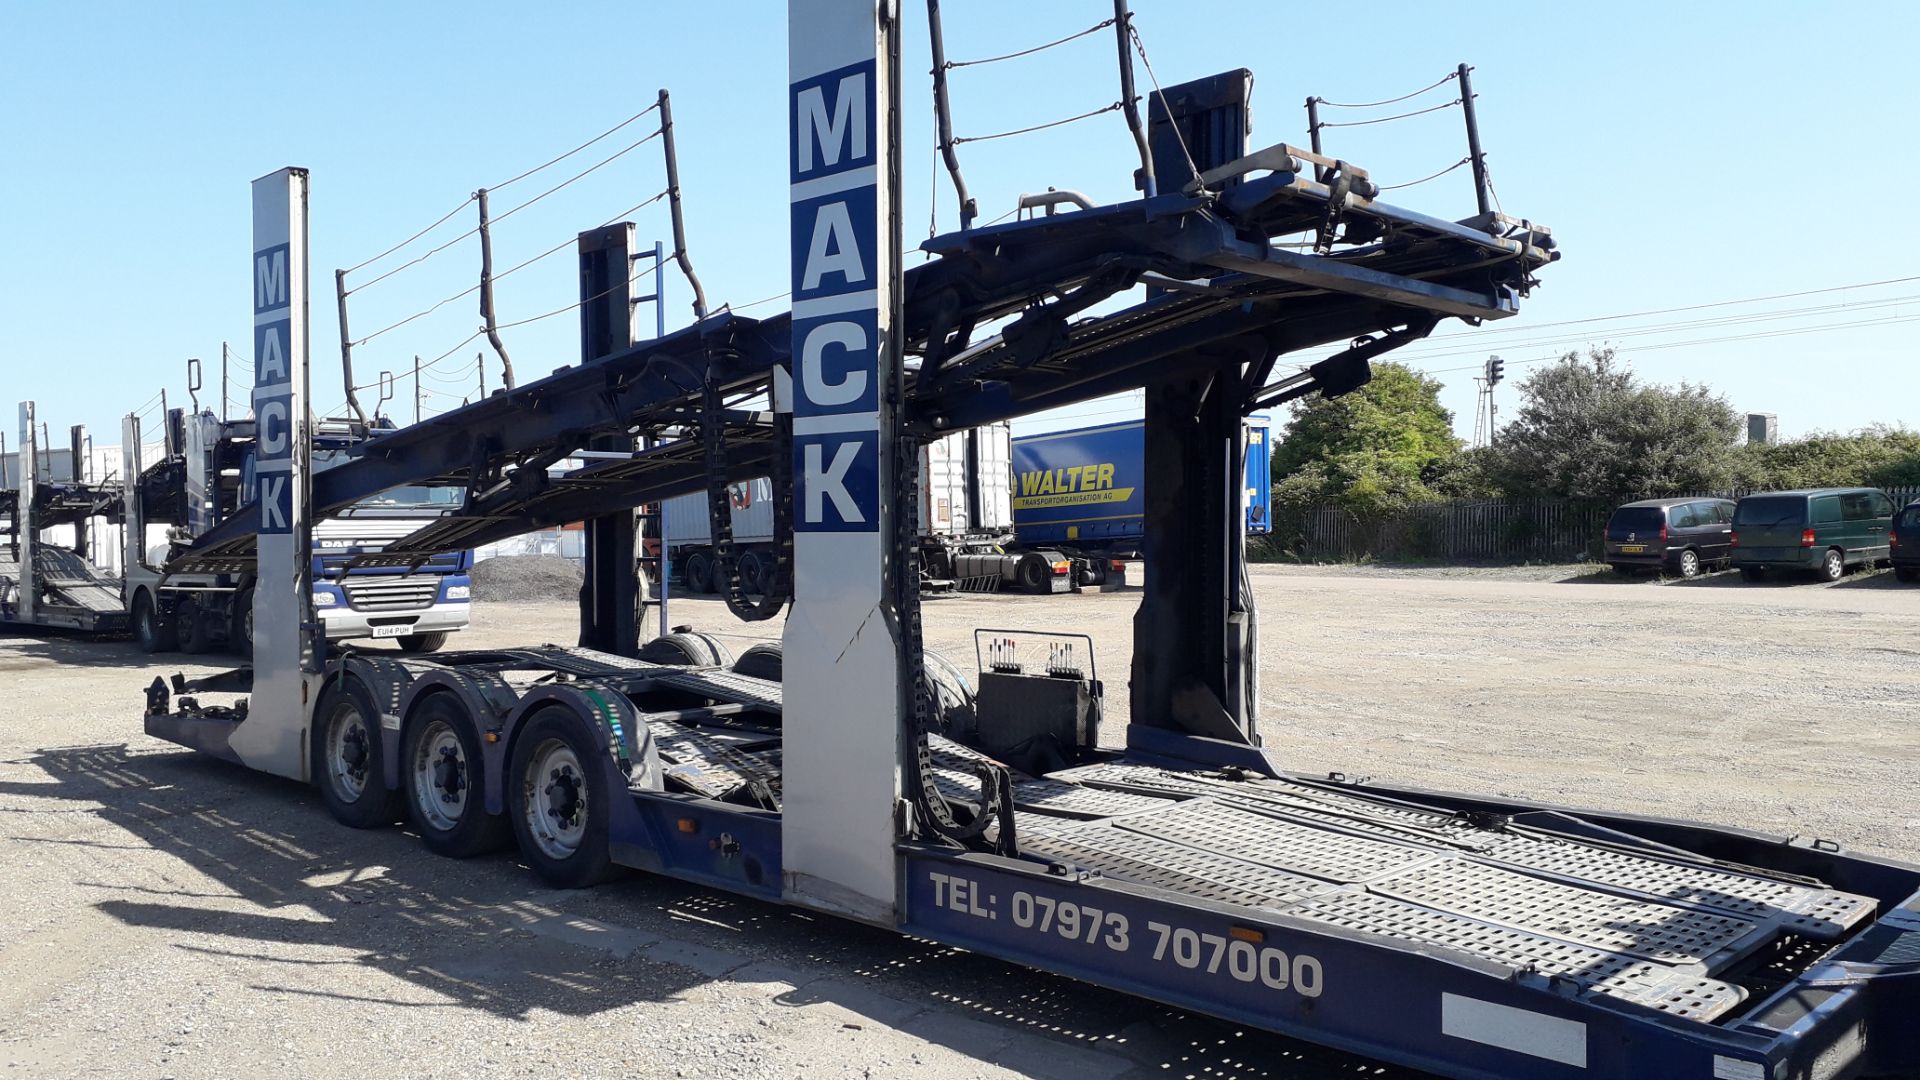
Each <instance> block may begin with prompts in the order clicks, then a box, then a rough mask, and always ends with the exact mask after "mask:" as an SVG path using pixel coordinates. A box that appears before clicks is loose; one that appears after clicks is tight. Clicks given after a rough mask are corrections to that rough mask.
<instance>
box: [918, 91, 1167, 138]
mask: <svg viewBox="0 0 1920 1080" xmlns="http://www.w3.org/2000/svg"><path fill="white" fill-rule="evenodd" d="M1136 100H1138V99H1136ZM1124 108H1126V104H1125V103H1124V102H1119V101H1116V102H1114V103H1113V104H1111V105H1102V106H1101V107H1100V108H1098V109H1092V110H1089V111H1087V112H1083V113H1081V114H1080V115H1078V116H1069V117H1067V118H1066V119H1065V120H1052V121H1048V122H1047V123H1044V124H1035V125H1033V126H1032V127H1023V128H1015V129H1014V130H1012V131H999V132H995V133H994V134H992V135H967V136H959V135H956V136H954V139H953V145H955V146H959V145H961V144H963V143H976V142H989V141H991V140H993V139H1005V138H1008V137H1010V136H1014V135H1029V134H1032V133H1033V132H1036V131H1045V130H1047V129H1048V128H1057V127H1064V126H1066V125H1067V124H1074V123H1078V122H1080V121H1082V120H1089V119H1092V118H1093V117H1096V116H1099V115H1100V114H1101V113H1110V112H1117V111H1119V110H1121V109H1124Z"/></svg>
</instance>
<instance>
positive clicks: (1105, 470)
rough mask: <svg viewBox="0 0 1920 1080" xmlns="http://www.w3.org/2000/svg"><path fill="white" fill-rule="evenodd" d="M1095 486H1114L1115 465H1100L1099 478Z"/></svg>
mask: <svg viewBox="0 0 1920 1080" xmlns="http://www.w3.org/2000/svg"><path fill="white" fill-rule="evenodd" d="M1093 486H1094V487H1099V488H1110V487H1112V486H1113V466H1112V465H1111V464H1102V465H1101V466H1100V476H1099V479H1098V480H1096V481H1094V485H1093Z"/></svg>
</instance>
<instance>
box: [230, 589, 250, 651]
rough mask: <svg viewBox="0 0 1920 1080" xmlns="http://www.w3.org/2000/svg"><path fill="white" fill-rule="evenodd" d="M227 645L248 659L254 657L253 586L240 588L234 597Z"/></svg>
mask: <svg viewBox="0 0 1920 1080" xmlns="http://www.w3.org/2000/svg"><path fill="white" fill-rule="evenodd" d="M227 622H228V625H227V646H228V647H229V648H231V649H232V650H233V651H234V652H235V653H237V654H238V655H240V656H242V657H245V658H246V659H249V660H251V659H253V586H251V585H249V586H247V587H246V588H244V589H242V590H240V593H239V595H237V596H235V597H234V598H233V612H232V614H231V616H230V617H229V618H228V621H227Z"/></svg>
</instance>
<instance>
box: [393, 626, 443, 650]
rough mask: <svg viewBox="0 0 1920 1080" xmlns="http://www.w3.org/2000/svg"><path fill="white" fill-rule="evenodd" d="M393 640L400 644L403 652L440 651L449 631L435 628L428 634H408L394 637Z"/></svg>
mask: <svg viewBox="0 0 1920 1080" xmlns="http://www.w3.org/2000/svg"><path fill="white" fill-rule="evenodd" d="M393 640H394V642H395V643H396V644H398V645H399V646H400V651H401V652H410V653H430V652H438V651H440V646H442V645H445V644H446V643H447V632H446V631H445V630H435V631H433V632H432V633H428V634H407V635H404V636H402V637H397V638H394V639H393Z"/></svg>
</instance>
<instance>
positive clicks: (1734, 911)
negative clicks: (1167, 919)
mask: <svg viewBox="0 0 1920 1080" xmlns="http://www.w3.org/2000/svg"><path fill="white" fill-rule="evenodd" d="M1054 775H1055V776H1064V777H1069V778H1071V779H1074V780H1077V781H1080V782H1083V783H1088V784H1118V785H1123V786H1125V787H1127V788H1128V789H1129V790H1161V791H1167V792H1169V793H1172V792H1181V793H1186V794H1190V795H1213V796H1214V797H1215V798H1217V799H1218V800H1220V801H1222V802H1226V803H1232V804H1236V805H1244V806H1251V807H1256V808H1258V809H1260V810H1262V811H1264V812H1267V813H1271V814H1275V815H1279V816H1281V817H1285V818H1287V819H1289V820H1293V821H1299V822H1303V823H1307V824H1312V825H1319V826H1326V827H1330V828H1335V829H1346V830H1354V831H1359V832H1365V833H1370V834H1373V835H1374V836H1376V837H1378V838H1379V839H1381V840H1391V841H1396V842H1402V843H1409V844H1414V845H1429V846H1433V847H1435V848H1437V849H1456V850H1461V851H1467V852H1471V853H1473V855H1474V856H1475V857H1476V858H1477V859H1479V860H1482V861H1485V862H1487V863H1490V864H1494V865H1499V866H1508V867H1514V868H1518V869H1522V870H1526V871H1529V872H1532V873H1534V874H1538V875H1542V876H1549V877H1554V878H1559V879H1562V880H1564V881H1567V882H1570V883H1572V884H1574V885H1584V884H1586V883H1589V882H1591V883H1594V884H1598V885H1602V886H1605V887H1607V888H1610V889H1615V890H1619V891H1623V892H1630V893H1635V894H1638V895H1639V896H1641V897H1643V898H1647V899H1652V900H1657V901H1673V902H1677V903H1682V904H1687V905H1689V906H1697V907H1708V908H1712V909H1714V910H1715V911H1718V912H1721V913H1724V914H1727V915H1734V916H1738V917H1740V918H1743V919H1753V920H1755V921H1762V922H1767V921H1771V922H1777V923H1778V924H1779V925H1781V926H1782V927H1783V928H1785V929H1788V930H1791V931H1793V932H1795V933H1800V934H1804V935H1806V936H1808V937H1813V938H1819V939H1826V940H1831V939H1833V938H1836V937H1839V936H1841V935H1843V934H1844V933H1846V932H1847V931H1848V930H1849V929H1851V928H1853V927H1854V926H1857V925H1858V924H1859V923H1860V922H1862V921H1863V920H1865V919H1867V918H1870V917H1871V916H1872V914H1873V912H1874V909H1875V903H1874V900H1873V899H1872V898H1871V897H1867V896H1858V895H1855V894H1853V893H1846V892H1840V891H1838V890H1833V889H1823V888H1818V887H1811V886H1807V885H1803V884H1799V883H1796V882H1791V881H1781V880H1778V879H1772V878H1766V877H1762V876H1759V875H1754V874H1743V873H1740V872H1738V871H1734V870H1726V869H1721V868H1718V867H1713V866H1705V865H1699V864H1690V863H1686V862H1680V861H1675V860H1670V859H1662V858H1659V857H1656V856H1650V855H1642V854H1638V853H1635V852H1630V851H1621V850H1617V849H1614V848H1609V847H1602V846H1599V845H1595V844H1587V843H1581V842H1578V841H1570V840H1564V839H1561V838H1558V837H1554V836H1548V835H1541V834H1538V833H1535V832H1533V831H1531V830H1523V831H1512V832H1493V831H1488V830H1483V829H1477V828H1474V827H1473V826H1471V825H1468V824H1466V823H1465V822H1463V821H1461V820H1460V819H1458V818H1456V817H1453V816H1451V815H1448V814H1442V813H1439V812H1437V811H1428V810H1423V809H1420V808H1418V807H1408V806H1401V805H1397V804H1392V803H1383V802H1377V801H1375V800H1371V799H1364V798H1360V797H1356V796H1351V795H1346V794H1343V793H1340V792H1328V791H1320V790H1319V789H1316V788H1312V787H1307V786H1305V785H1301V784H1294V783H1290V782H1287V781H1284V780H1272V779H1264V778H1254V779H1246V780H1230V779H1226V778H1223V777H1212V776H1206V775H1204V774H1200V773H1183V772H1172V771H1169V770H1165V769H1158V768H1153V767H1151V766H1143V765H1127V764H1101V765H1092V766H1084V767H1081V768H1078V769H1071V770H1066V771H1065V772H1064V773H1056V774H1054Z"/></svg>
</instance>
